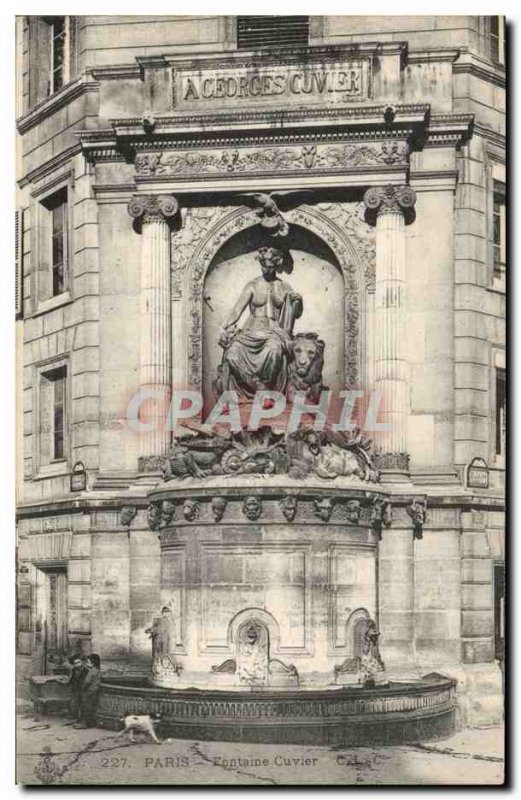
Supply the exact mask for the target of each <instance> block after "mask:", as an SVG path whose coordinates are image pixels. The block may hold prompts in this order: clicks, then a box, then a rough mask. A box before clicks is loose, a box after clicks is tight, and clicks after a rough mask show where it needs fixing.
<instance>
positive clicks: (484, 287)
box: [16, 15, 506, 725]
mask: <svg viewBox="0 0 521 800" xmlns="http://www.w3.org/2000/svg"><path fill="white" fill-rule="evenodd" d="M253 19H258V18H253ZM268 23H269V18H264V19H262V18H261V19H260V21H258V23H257V24H253V23H252V24H248V21H247V19H246V18H241V17H239V18H233V17H226V16H215V17H211V16H206V17H189V16H183V17H173V16H170V17H160V16H145V15H142V16H128V17H127V16H118V17H116V16H92V17H89V16H83V17H34V16H33V17H18V18H17V58H18V69H17V79H18V86H17V103H18V120H17V128H18V188H17V208H18V211H17V245H18V249H17V265H16V266H17V309H16V310H17V322H16V325H17V331H18V343H19V352H18V365H19V370H18V399H19V408H18V418H17V419H18V441H19V447H18V450H19V454H20V459H19V470H18V472H19V475H18V524H17V555H18V561H17V570H18V574H17V589H18V595H17V602H18V616H17V647H18V654H19V655H18V659H19V660H18V680H19V683H20V692H21V693H23V692H24V691H25V689H26V683H27V677H28V675H30V674H32V673H35V672H40V673H41V672H45V671H48V670H50V669H51V668H52V666H53V664H55V663H56V662H57V661H58V660H59V659H60V658H61V657H62V656H63V655H64V654H65V653H70V652H75V651H78V650H82V651H84V652H91V651H94V652H97V653H99V654H100V655H101V658H102V664H103V666H104V667H106V668H110V669H112V670H115V671H117V670H119V671H122V672H132V671H135V672H139V671H140V670H141V671H142V670H144V669H146V668H147V666H148V664H149V661H150V655H149V653H150V642H149V638H148V635H147V633H146V630H147V628H148V627H149V626H150V625H151V624H152V621H153V619H154V617H156V615H157V614H158V613H159V611H160V609H161V606H162V605H164V604H165V603H167V602H172V603H173V607H174V608H175V609H176V620H177V622H176V624H177V625H178V630H177V631H176V636H175V637H174V638H176V639H178V641H177V642H176V648H177V651H176V652H177V654H178V657H179V660H180V661H181V662H183V660H184V661H185V662H186V664H187V665H188V667H187V669H192V670H194V671H195V672H197V671H198V670H199V671H200V672H204V671H205V670H206V671H211V668H212V667H213V666H216V665H218V664H219V662H220V661H221V662H223V663H225V662H226V660H227V659H229V658H230V656H231V655H232V650H231V649H230V647H231V645H230V642H233V637H234V636H235V635H236V632H237V631H238V630H239V627H240V624H241V621H243V620H244V619H246V617H244V612H245V611H246V610H247V609H248V608H250V607H255V608H262V609H263V613H264V614H265V618H266V625H267V628H268V629H269V630H270V634H272V635H273V640H274V641H275V640H276V645H274V654H275V655H277V656H280V659H281V660H282V661H284V660H286V661H287V660H288V659H290V660H291V662H292V663H293V664H294V665H295V667H296V669H297V670H299V671H301V670H304V671H305V670H306V669H308V670H309V672H310V674H311V673H312V672H313V671H316V672H317V673H321V674H322V673H323V674H326V672H327V670H328V669H332V665H333V664H341V663H342V661H343V660H345V659H346V658H349V657H350V656H352V655H353V653H352V645H351V641H350V639H349V637H350V635H351V633H350V631H351V629H352V627H353V625H354V624H355V622H356V619H355V618H354V617H353V609H355V610H356V609H357V608H359V607H363V608H364V609H366V610H367V613H368V614H369V615H370V616H371V617H372V618H374V619H377V622H378V627H379V630H380V649H381V653H382V657H383V659H384V661H385V664H386V668H387V670H388V671H389V674H394V675H396V676H399V677H400V676H401V677H410V676H412V675H419V674H423V673H426V672H441V673H443V674H446V675H449V676H451V677H454V678H456V679H457V680H458V696H459V707H460V710H461V719H462V722H463V724H469V725H475V724H483V723H489V722H494V721H498V720H499V719H500V718H501V713H502V697H501V669H500V665H501V663H502V661H501V659H502V648H503V639H504V635H503V626H504V620H503V616H504V610H503V596H504V559H505V543H504V466H505V438H504V424H505V397H506V394H505V380H506V377H505V375H506V373H505V366H506V365H505V192H506V186H505V184H506V178H505V68H504V32H503V20H502V19H500V18H495V17H477V16H454V17H441V16H440V17H436V16H421V17H420V16H418V17H403V16H396V17H393V16H387V17H385V18H384V17H377V16H374V17H355V16H352V17H351V16H342V17H340V16H338V17H310V18H307V17H299V18H293V19H286V18H281V20H279V21H277V24H276V25H275V27H269V24H268ZM270 192H278V193H279V197H280V199H278V200H277V202H278V203H279V207H280V208H282V207H283V202H284V201H283V198H284V197H287V198H288V202H287V204H286V206H285V207H284V210H283V211H281V212H280V214H281V217H283V219H284V224H286V225H287V226H288V227H289V230H290V239H291V243H292V244H291V247H292V248H293V250H294V258H295V264H296V267H295V272H294V281H293V283H294V284H295V286H296V288H297V290H299V289H300V287H299V286H298V285H297V284H298V280H299V278H298V275H299V274H300V275H304V274H306V275H307V277H306V279H305V280H304V282H303V283H302V286H303V290H302V294H303V295H304V301H305V309H306V308H308V309H309V314H308V317H307V322H306V325H308V326H309V327H311V328H313V329H314V330H315V329H316V330H319V332H320V334H321V336H322V337H323V339H324V340H325V342H326V361H325V369H326V373H327V374H326V378H327V380H326V381H325V382H326V383H327V384H328V385H336V386H348V387H350V388H362V389H363V390H370V389H371V388H374V387H378V388H379V389H380V390H381V391H382V392H383V393H384V394H385V395H386V397H387V398H388V402H389V407H388V412H389V417H388V419H389V420H390V421H391V422H392V423H393V428H392V432H391V433H389V434H388V435H387V436H386V437H382V438H381V439H380V441H379V454H378V455H379V464H380V468H381V474H380V482H379V484H378V485H379V487H380V488H379V489H378V491H376V493H375V495H374V497H373V498H372V500H371V502H373V500H375V499H376V500H378V497H379V496H380V495H381V498H380V499H382V498H384V499H385V501H386V502H390V504H391V506H392V522H391V524H390V525H389V526H388V527H387V526H386V525H384V526H383V528H384V529H383V531H382V530H379V531H378V530H376V531H375V528H374V525H372V523H371V518H370V516H369V517H368V516H367V515H366V517H364V513H365V511H364V512H363V513H361V514H358V513H357V512H356V509H355V510H353V509H354V507H352V506H351V507H349V506H348V507H347V510H346V507H345V505H342V504H343V503H344V499H345V498H348V497H349V502H355V503H356V502H358V503H359V504H360V507H363V504H364V502H365V501H364V497H365V495H364V493H363V492H362V490H360V491H359V492H358V494H357V492H356V491H354V489H352V488H351V489H350V488H349V487H347V488H346V487H345V486H344V484H343V483H342V481H341V480H340V481H339V482H337V483H331V484H328V483H327V482H326V483H324V482H322V483H320V481H308V482H307V483H306V481H303V482H302V483H301V484H300V485H299V486H298V487H297V489H295V485H294V484H293V483H291V481H290V482H288V481H289V479H288V481H285V479H282V478H281V477H280V476H276V478H274V479H273V481H272V482H271V483H269V485H268V483H267V481H266V480H263V481H261V482H259V480H258V479H255V478H252V477H251V476H246V477H243V478H241V479H239V478H234V479H233V480H232V481H231V482H230V481H228V482H227V483H226V485H225V484H224V483H223V482H222V481H221V482H220V481H219V480H218V479H216V478H211V479H210V480H204V481H199V482H198V481H197V480H196V479H193V480H192V479H190V480H188V481H187V482H180V483H179V485H178V487H177V488H176V490H175V492H174V502H173V507H172V508H171V509H170V510H171V514H170V517H169V518H167V519H166V520H165V519H162V521H161V522H160V521H158V522H157V524H152V525H151V524H150V499H151V497H152V500H153V502H154V503H156V506H155V507H156V508H157V507H159V508H160V509H161V507H160V506H157V503H158V502H162V498H163V495H162V494H161V492H162V483H161V476H160V475H158V474H157V471H154V462H153V459H154V457H161V456H164V455H165V453H167V451H168V448H169V447H170V437H169V434H168V433H165V432H159V433H150V434H148V435H146V436H144V435H141V436H138V435H137V434H136V433H134V432H133V431H132V430H130V429H129V427H128V424H127V419H126V414H127V407H128V402H129V399H130V398H131V397H132V395H133V394H134V393H135V392H136V390H137V389H138V388H139V387H140V386H142V385H150V384H153V385H154V386H159V387H165V388H166V389H170V388H171V387H172V386H174V387H190V388H192V389H193V388H195V389H202V390H204V391H205V392H208V391H209V387H211V380H212V375H213V373H214V372H215V369H216V367H217V364H218V360H217V359H218V353H219V351H218V349H216V340H217V336H218V324H217V322H216V321H215V320H216V319H217V318H218V317H219V313H218V312H219V309H222V310H225V309H228V308H229V306H230V305H231V303H232V302H233V298H234V295H235V293H236V291H238V289H239V288H240V287H239V286H238V282H237V272H236V271H235V270H234V259H237V258H240V257H241V256H242V255H244V253H246V252H247V251H250V250H252V247H253V245H252V242H253V244H254V245H255V246H257V245H258V244H259V243H260V240H258V241H257V239H256V238H255V237H256V234H254V233H253V230H254V228H255V226H256V225H257V226H258V223H259V219H261V218H262V213H263V212H262V206H260V205H259V204H258V203H259V202H260V201H259V200H258V196H259V195H262V194H264V195H269V193H270ZM252 195H255V196H257V199H255V198H254V200H253V201H252V199H251V198H252ZM264 213H267V212H266V211H264ZM257 238H258V237H257ZM245 269H246V268H245ZM247 269H250V267H247ZM251 269H253V267H251ZM299 270H300V272H299ZM306 270H307V273H306ZM248 274H249V273H248ZM252 274H253V273H252ZM242 282H243V281H242V278H241V279H240V285H241V286H242ZM322 283H325V284H327V286H328V287H330V294H329V295H328V297H327V298H324V297H322V299H321V294H320V291H321V288H320V287H321V284H322ZM310 287H311V288H310ZM306 291H307V292H308V295H310V297H309V298H308V301H307V304H306ZM215 309H217V311H215ZM305 313H307V312H306V311H305ZM219 319H220V317H219ZM156 466H157V464H156ZM259 485H260V488H259ZM357 491H358V490H357ZM353 492H354V494H353ZM379 492H380V495H379ZM367 494H370V492H369V493H367V492H366V495H367ZM288 495H291V496H293V495H296V496H297V500H298V509H295V514H294V515H293V517H292V519H291V520H290V519H289V516H291V514H292V513H293V511H291V512H288V513H289V516H286V515H285V514H284V516H283V517H281V505H280V504H281V502H283V500H284V497H287V496H288ZM351 495H352V496H351ZM217 496H218V497H220V498H223V515H225V517H224V520H223V525H222V526H221V527H219V525H217V524H216V523H217V522H219V524H220V522H221V517H219V514H220V513H221V512H220V510H219V511H218V512H217V516H216V512H215V506H216V504H215V502H214V498H215V497H217ZM250 496H258V497H259V498H260V501H259V502H260V510H259V513H258V515H257V516H256V514H257V512H256V511H254V510H252V509H253V505H255V504H250V505H251V508H250V507H249V506H248V505H247V498H248V497H250ZM165 497H166V499H167V500H168V499H169V498H170V500H171V499H172V498H171V497H170V496H168V497H167V496H166V495H165ZM187 497H188V498H193V503H194V504H195V505H194V506H193V507H192V506H191V507H190V508H189V509H188V510H187V508H185V505H184V503H185V501H186V498H187ZM165 502H166V501H165ZM212 502H213V503H214V505H213V506H212ZM328 502H331V503H332V506H331V511H329V512H328V511H327V503H328ZM321 504H322V505H321ZM335 504H336V505H335ZM217 508H219V504H217ZM224 509H226V510H224ZM167 511H168V510H167ZM160 513H163V515H164V514H165V507H164V505H163V507H162V511H161V512H160ZM371 513H372V512H371ZM249 514H251V515H252V516H249ZM328 514H329V516H328ZM167 516H168V514H167ZM221 516H222V515H221ZM284 517H285V519H284ZM224 523H226V524H224ZM163 529H164V530H163ZM277 569H278V570H280V574H281V577H280V585H279V588H278V589H277V591H275V592H274V593H272V594H273V597H275V599H273V597H272V596H271V595H270V591H269V590H268V589H267V588H266V585H267V584H266V575H267V574H269V573H272V572H273V571H274V570H275V571H276V570H277ZM196 584H197V585H198V586H200V587H202V589H201V592H194V591H193V587H194V585H196ZM280 586H283V587H284V588H283V589H281V588H280ZM322 586H327V587H328V589H329V590H330V591H328V592H326V593H325V594H324V593H323V592H322V591H321V589H320V587H322ZM259 587H260V588H259ZM230 593H232V594H233V596H234V597H235V601H234V605H233V608H231V606H230V605H229V601H228V599H227V598H228V596H229V595H230ZM241 614H242V615H243V616H241ZM246 616H247V615H246ZM232 618H233V619H232ZM272 619H275V620H276V621H275V622H273V623H272V622H271V621H270V620H272ZM230 620H232V621H230ZM270 625H273V626H274V627H273V628H270Z"/></svg>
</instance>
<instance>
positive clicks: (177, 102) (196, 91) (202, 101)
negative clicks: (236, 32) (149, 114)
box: [173, 59, 370, 112]
mask: <svg viewBox="0 0 521 800" xmlns="http://www.w3.org/2000/svg"><path fill="white" fill-rule="evenodd" d="M173 78H174V93H173V105H174V108H175V109H176V110H180V111H193V112H198V111H219V110H222V109H223V107H224V108H237V107H241V108H243V109H244V107H245V106H247V107H259V106H263V107H265V106H281V107H284V106H285V105H288V104H289V105H291V106H294V105H297V106H298V105H308V106H309V105H322V104H328V105H330V104H332V103H333V104H343V103H354V102H361V101H363V100H366V99H367V98H368V97H369V94H370V61H369V59H359V60H348V61H325V62H322V63H321V62H317V63H314V64H263V65H257V64H254V63H252V64H242V65H237V64H234V65H230V66H220V67H218V66H215V67H212V68H203V69H198V70H195V69H193V68H186V69H183V68H176V69H175V70H174V74H173Z"/></svg>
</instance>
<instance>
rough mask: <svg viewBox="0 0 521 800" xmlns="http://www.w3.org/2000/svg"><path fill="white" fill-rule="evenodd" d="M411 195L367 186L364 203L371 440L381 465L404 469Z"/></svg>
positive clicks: (398, 189)
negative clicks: (369, 256)
mask: <svg viewBox="0 0 521 800" xmlns="http://www.w3.org/2000/svg"><path fill="white" fill-rule="evenodd" d="M415 200H416V197H415V194H414V192H413V191H412V189H410V188H409V187H408V186H385V187H383V188H374V189H368V191H367V192H366V193H365V197H364V202H365V204H366V206H367V209H368V213H369V216H370V217H372V219H373V222H374V224H375V226H376V286H375V365H374V388H375V390H377V391H379V392H380V394H381V397H382V401H381V406H380V408H381V412H380V416H379V421H381V422H385V423H388V424H389V425H390V430H388V431H378V432H377V433H376V434H375V437H374V438H375V444H376V446H377V449H378V451H379V453H380V454H381V457H382V466H383V467H385V466H386V465H387V466H389V467H390V468H392V469H400V468H401V469H406V468H407V464H408V447H407V422H408V417H409V413H410V371H409V358H408V347H407V330H406V322H407V287H406V260H405V224H406V222H409V221H411V220H412V218H413V213H414V212H413V207H414V203H415Z"/></svg>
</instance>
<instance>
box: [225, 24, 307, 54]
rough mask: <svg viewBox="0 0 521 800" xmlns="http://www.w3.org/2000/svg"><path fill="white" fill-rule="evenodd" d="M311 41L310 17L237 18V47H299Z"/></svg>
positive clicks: (253, 48)
mask: <svg viewBox="0 0 521 800" xmlns="http://www.w3.org/2000/svg"><path fill="white" fill-rule="evenodd" d="M308 40H309V17H297V16H291V17H275V16H274V17H269V16H259V17H255V16H251V17H237V47H238V49H239V50H256V49H257V48H260V47H299V46H302V45H307V44H308Z"/></svg>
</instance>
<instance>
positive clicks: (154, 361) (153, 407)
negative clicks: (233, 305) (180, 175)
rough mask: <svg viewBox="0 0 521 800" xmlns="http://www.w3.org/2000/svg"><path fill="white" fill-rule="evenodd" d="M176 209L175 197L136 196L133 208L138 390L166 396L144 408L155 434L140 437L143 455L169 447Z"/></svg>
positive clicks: (158, 452)
mask: <svg viewBox="0 0 521 800" xmlns="http://www.w3.org/2000/svg"><path fill="white" fill-rule="evenodd" d="M177 211H178V203H177V200H176V199H175V198H174V197H172V196H170V195H136V196H135V197H133V198H132V200H131V201H130V203H129V205H128V212H129V214H130V216H131V217H133V218H134V219H135V220H136V221H137V223H138V227H139V229H140V231H141V271H140V315H139V325H140V328H139V330H140V338H139V369H138V379H139V387H140V389H142V390H147V389H152V390H159V392H160V393H161V394H162V395H163V396H164V402H158V401H157V400H147V401H145V402H143V403H142V405H141V409H140V416H142V418H143V419H144V420H146V421H147V422H149V423H151V430H150V431H147V432H143V433H141V434H140V445H139V455H140V456H153V455H162V454H164V453H165V452H166V451H167V449H168V446H169V443H170V432H168V431H165V418H166V410H167V407H168V399H169V395H170V390H171V380H172V310H171V297H170V230H169V220H171V219H172V218H173V217H174V216H175V214H176V213H177Z"/></svg>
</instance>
